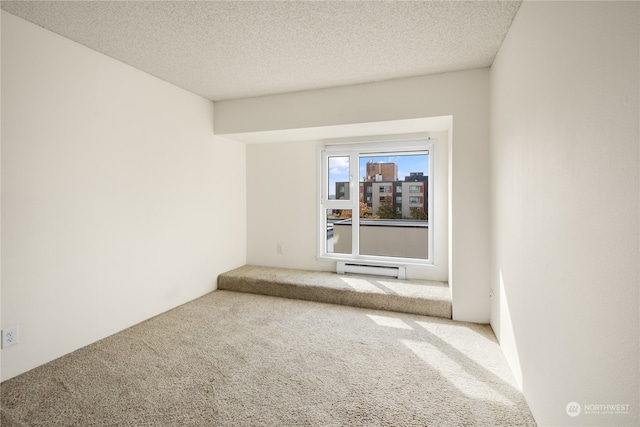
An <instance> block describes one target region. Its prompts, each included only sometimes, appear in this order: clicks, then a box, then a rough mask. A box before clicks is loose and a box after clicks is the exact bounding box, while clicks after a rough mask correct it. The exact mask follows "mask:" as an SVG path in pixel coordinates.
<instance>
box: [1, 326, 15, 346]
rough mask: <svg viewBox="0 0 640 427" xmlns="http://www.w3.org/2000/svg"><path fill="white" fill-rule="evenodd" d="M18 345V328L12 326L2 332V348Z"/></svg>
mask: <svg viewBox="0 0 640 427" xmlns="http://www.w3.org/2000/svg"><path fill="white" fill-rule="evenodd" d="M14 344H18V327H17V326H11V327H9V328H6V329H3V330H2V348H7V347H11V346H12V345H14Z"/></svg>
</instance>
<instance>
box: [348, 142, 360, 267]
mask: <svg viewBox="0 0 640 427" xmlns="http://www.w3.org/2000/svg"><path fill="white" fill-rule="evenodd" d="M349 163H350V164H351V165H352V167H351V170H350V176H349V185H350V190H351V195H352V196H351V202H352V206H353V210H352V211H351V212H352V214H351V254H352V255H353V256H354V257H357V256H359V255H360V233H359V231H360V156H359V153H358V152H357V151H355V150H354V151H352V152H351V155H350V159H349Z"/></svg>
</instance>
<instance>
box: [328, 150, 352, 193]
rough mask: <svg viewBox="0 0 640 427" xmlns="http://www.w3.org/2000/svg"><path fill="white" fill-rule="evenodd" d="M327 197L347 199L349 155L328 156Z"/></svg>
mask: <svg viewBox="0 0 640 427" xmlns="http://www.w3.org/2000/svg"><path fill="white" fill-rule="evenodd" d="M328 160H329V162H328V167H329V171H328V172H329V173H328V174H327V176H328V177H329V182H328V191H329V194H328V198H329V200H349V156H335V157H329V159H328Z"/></svg>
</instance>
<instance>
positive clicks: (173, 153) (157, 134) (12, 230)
mask: <svg viewBox="0 0 640 427" xmlns="http://www.w3.org/2000/svg"><path fill="white" fill-rule="evenodd" d="M213 113H214V111H213V104H212V103H211V102H210V101H207V100H205V99H203V98H200V97H197V96H195V95H192V94H189V93H187V92H185V91H183V90H181V89H178V88H176V87H174V86H172V85H170V84H167V83H165V82H162V81H160V80H158V79H156V78H153V77H151V76H149V75H147V74H144V73H142V72H140V71H137V70H135V69H133V68H131V67H129V66H126V65H124V64H122V63H119V62H117V61H115V60H113V59H111V58H108V57H106V56H103V55H101V54H98V53H96V52H94V51H92V50H90V49H87V48H85V47H83V46H81V45H78V44H76V43H73V42H71V41H69V40H67V39H64V38H62V37H59V36H57V35H55V34H53V33H51V32H48V31H46V30H43V29H41V28H39V27H37V26H35V25H33V24H30V23H27V22H26V21H23V20H21V19H19V18H16V17H14V16H12V15H10V14H7V13H6V12H2V327H8V326H12V325H19V328H20V343H19V344H18V345H16V346H13V347H10V348H7V349H3V350H2V379H3V380H4V379H7V378H10V377H13V376H15V375H17V374H19V373H21V372H24V371H26V370H28V369H31V368H33V367H35V366H37V365H40V364H42V363H45V362H47V361H50V360H52V359H54V358H56V357H58V356H61V355H63V354H65V353H68V352H70V351H72V350H75V349H77V348H79V347H82V346H84V345H87V344H89V343H91V342H93V341H96V340H98V339H100V338H103V337H105V336H108V335H110V334H113V333H115V332H117V331H119V330H122V329H124V328H126V327H128V326H131V325H133V324H135V323H138V322H140V321H142V320H144V319H147V318H149V317H151V316H154V315H156V314H159V313H161V312H163V311H166V310H168V309H170V308H172V307H175V306H177V305H179V304H182V303H184V302H187V301H189V300H191V299H193V298H196V297H198V296H200V295H203V294H204V293H206V292H209V291H211V290H213V289H214V288H215V285H216V278H217V275H218V274H219V273H221V272H223V271H226V270H229V269H231V268H235V267H238V266H240V265H243V264H244V263H245V261H246V258H245V256H246V253H245V252H246V248H245V239H246V230H245V211H246V208H245V200H246V198H245V182H246V181H245V173H246V171H245V147H244V145H243V144H239V143H237V142H233V141H229V140H225V139H224V138H220V137H215V136H214V132H213V131H214V129H213Z"/></svg>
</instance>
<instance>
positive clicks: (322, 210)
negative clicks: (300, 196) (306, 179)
mask: <svg viewBox="0 0 640 427" xmlns="http://www.w3.org/2000/svg"><path fill="white" fill-rule="evenodd" d="M425 152H426V153H427V154H428V155H429V156H428V159H429V160H428V161H429V180H428V183H427V185H428V187H427V188H428V197H427V198H426V199H425V203H427V206H428V218H429V219H428V221H429V234H428V258H426V259H419V258H401V257H388V256H373V255H360V253H359V252H360V251H359V249H360V248H359V244H358V243H359V236H358V234H359V230H360V204H359V202H360V191H359V189H360V187H359V185H360V177H359V176H358V175H359V169H360V167H359V164H360V161H359V160H360V157H361V156H363V155H365V156H366V155H376V156H378V155H379V156H385V155H394V154H398V153H402V154H404V155H411V154H425ZM436 156H437V141H435V140H431V139H416V140H405V141H387V142H373V143H355V144H344V143H338V144H327V145H325V146H324V147H323V146H320V147H318V170H319V173H318V182H319V188H318V191H319V195H320V197H319V198H318V200H319V202H318V220H317V224H318V233H317V254H318V259H319V260H323V261H351V262H372V263H382V264H386V265H405V266H416V267H432V266H434V265H436V261H437V257H438V256H439V254H437V253H436V250H435V245H434V241H435V239H434V235H435V234H436V231H435V228H436V227H435V226H434V224H435V223H436V221H437V218H435V217H434V208H433V200H435V198H436V197H435V193H434V190H435V185H434V179H433V177H434V176H436V173H435V164H436V161H435V159H436ZM329 157H349V195H350V197H351V199H350V200H336V199H329V188H328V187H329V176H328V170H329V168H328V161H329ZM366 194H367V193H365V197H366ZM328 209H351V212H352V215H351V220H352V223H351V230H352V236H351V242H352V248H351V249H352V253H351V254H341V253H328V252H327V242H326V236H327V217H326V212H327V210H328Z"/></svg>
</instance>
